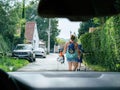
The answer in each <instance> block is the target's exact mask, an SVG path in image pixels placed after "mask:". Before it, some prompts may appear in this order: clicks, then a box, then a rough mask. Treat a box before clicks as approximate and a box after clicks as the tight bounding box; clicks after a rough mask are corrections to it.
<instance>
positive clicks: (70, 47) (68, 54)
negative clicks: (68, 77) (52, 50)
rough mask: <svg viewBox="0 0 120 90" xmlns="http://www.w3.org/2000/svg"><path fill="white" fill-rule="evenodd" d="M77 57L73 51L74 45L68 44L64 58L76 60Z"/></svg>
mask: <svg viewBox="0 0 120 90" xmlns="http://www.w3.org/2000/svg"><path fill="white" fill-rule="evenodd" d="M77 57H78V54H77V51H76V49H75V44H74V43H71V42H70V43H69V45H68V47H67V52H66V58H67V59H76V58H77Z"/></svg>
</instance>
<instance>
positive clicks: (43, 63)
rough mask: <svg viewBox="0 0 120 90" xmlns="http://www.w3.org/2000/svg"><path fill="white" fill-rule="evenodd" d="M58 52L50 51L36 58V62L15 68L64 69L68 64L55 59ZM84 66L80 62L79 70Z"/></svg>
mask: <svg viewBox="0 0 120 90" xmlns="http://www.w3.org/2000/svg"><path fill="white" fill-rule="evenodd" d="M57 57H58V54H56V53H50V54H49V55H47V57H46V58H37V59H36V62H33V63H30V64H28V65H27V66H25V67H23V68H20V69H19V70H17V71H18V72H22V71H23V72H24V71H27V72H29V71H30V72H31V71H33V72H34V71H66V70H68V64H67V61H66V60H65V63H63V64H61V63H60V62H58V61H57ZM85 69H86V67H85V66H84V65H83V64H82V66H81V71H85Z"/></svg>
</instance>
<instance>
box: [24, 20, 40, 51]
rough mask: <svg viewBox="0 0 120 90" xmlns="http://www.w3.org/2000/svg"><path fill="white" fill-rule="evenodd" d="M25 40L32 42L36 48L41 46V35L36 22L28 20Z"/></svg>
mask: <svg viewBox="0 0 120 90" xmlns="http://www.w3.org/2000/svg"><path fill="white" fill-rule="evenodd" d="M25 42H26V43H31V44H32V45H33V47H34V49H37V48H38V47H39V36H38V30H37V25H36V22H34V21H32V22H27V23H26V26H25Z"/></svg>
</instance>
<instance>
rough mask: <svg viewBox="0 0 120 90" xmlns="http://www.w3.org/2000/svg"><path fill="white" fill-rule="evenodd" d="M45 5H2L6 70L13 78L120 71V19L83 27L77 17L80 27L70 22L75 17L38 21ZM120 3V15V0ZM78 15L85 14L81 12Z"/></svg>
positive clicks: (26, 0)
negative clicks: (20, 74) (30, 74)
mask: <svg viewBox="0 0 120 90" xmlns="http://www.w3.org/2000/svg"><path fill="white" fill-rule="evenodd" d="M39 1H40V0H0V68H2V69H3V70H5V71H7V72H16V71H18V72H19V71H20V72H21V71H25V72H33V71H35V72H40V71H56V72H57V71H72V70H73V71H75V72H77V71H81V72H82V71H88V72H89V71H94V72H99V71H100V72H118V71H120V50H119V49H120V14H116V15H114V16H103V17H92V18H90V19H88V20H86V19H85V20H86V21H77V19H80V18H79V17H77V16H76V17H73V18H71V20H73V19H74V20H76V21H70V19H69V18H70V17H69V15H68V14H70V13H71V12H70V11H69V12H67V13H65V15H66V14H67V15H68V17H69V18H62V17H61V18H58V17H55V18H45V17H41V16H39V15H38V11H37V8H38V4H39ZM45 1H47V0H45ZM48 1H49V0H48ZM59 1H60V0H59ZM65 1H69V0H65ZM73 1H75V0H73ZM90 1H97V0H90ZM98 1H101V0H98ZM102 1H103V0H102ZM112 1H114V0H112ZM116 1H117V2H116V3H117V4H116V5H117V6H116V8H117V10H120V0H116ZM85 3H86V2H85ZM60 4H62V3H60ZM65 5H67V4H65ZM77 5H78V6H79V4H77ZM80 5H82V4H80ZM87 5H88V4H87ZM95 6H96V7H97V5H95ZM61 7H62V5H61ZM69 7H74V6H69ZM98 7H99V6H98ZM103 7H106V5H103ZM52 8H54V6H53V7H52ZM77 8H78V7H77ZM65 9H66V10H67V9H69V8H68V7H67V6H66V8H65ZM83 10H86V9H83ZM90 10H96V14H99V12H97V10H99V11H100V12H103V13H106V12H107V11H104V10H101V9H99V8H97V9H96V8H94V9H90ZM105 10H111V9H109V8H107V9H105ZM113 10H114V9H113ZM60 11H62V9H60ZM63 11H64V10H63ZM111 11H112V10H111ZM46 12H47V11H46ZM78 12H79V11H78ZM75 13H76V14H79V13H77V9H76V11H75ZM84 13H85V12H84ZM108 13H109V12H108ZM56 14H59V12H58V13H56ZM61 14H62V13H61ZM86 14H87V13H85V15H86ZM83 15H84V14H83ZM83 19H84V17H83ZM29 45H31V46H29ZM16 59H17V60H16ZM71 62H72V63H71ZM10 67H12V68H10Z"/></svg>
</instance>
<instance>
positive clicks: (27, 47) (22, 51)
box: [12, 44, 35, 62]
mask: <svg viewBox="0 0 120 90" xmlns="http://www.w3.org/2000/svg"><path fill="white" fill-rule="evenodd" d="M12 56H13V57H18V58H24V59H27V60H29V62H33V61H35V54H34V52H33V47H32V45H31V44H17V46H16V47H15V49H14V50H13V52H12Z"/></svg>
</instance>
